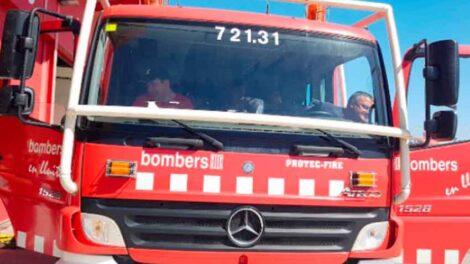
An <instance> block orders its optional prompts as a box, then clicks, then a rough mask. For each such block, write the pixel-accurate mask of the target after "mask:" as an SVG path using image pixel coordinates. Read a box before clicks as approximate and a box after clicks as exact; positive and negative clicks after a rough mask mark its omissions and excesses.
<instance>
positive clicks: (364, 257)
mask: <svg viewBox="0 0 470 264" xmlns="http://www.w3.org/2000/svg"><path fill="white" fill-rule="evenodd" d="M15 2H18V1H15ZM52 2H54V3H50V1H46V2H44V1H38V2H37V3H36V2H35V1H33V0H30V1H29V3H27V2H26V1H25V2H24V3H23V2H21V3H13V1H11V2H8V3H6V4H3V3H2V4H1V5H0V7H1V8H2V9H0V11H1V12H0V18H2V19H5V23H4V24H3V32H4V33H3V37H2V46H1V52H0V76H1V77H2V79H3V83H2V88H1V89H0V113H1V115H0V124H1V127H2V128H4V132H3V137H2V138H1V139H0V196H1V198H2V200H3V202H4V205H5V208H6V210H7V212H8V214H9V217H10V219H11V222H12V224H13V227H14V229H15V238H16V244H17V245H18V246H19V247H22V248H26V249H29V250H34V251H37V252H40V253H44V254H47V255H53V256H57V257H59V258H60V260H59V263H134V262H137V263H187V262H189V261H191V262H194V263H221V262H223V261H227V262H233V263H358V262H359V263H377V261H379V260H380V261H382V262H380V263H431V261H432V262H433V263H444V262H445V263H448V264H450V263H459V262H460V261H462V260H463V259H464V256H465V253H466V250H467V248H466V247H465V243H466V240H465V238H464V237H463V236H461V235H462V234H463V232H462V230H465V228H464V225H465V224H466V221H467V220H466V218H465V214H464V213H462V214H455V212H454V211H453V210H451V208H450V205H452V206H457V204H461V205H462V206H465V199H464V198H465V197H462V198H461V199H459V198H454V199H446V200H444V199H442V200H441V199H440V198H442V197H439V196H442V193H443V192H442V190H440V189H439V188H440V187H442V186H444V185H446V184H449V182H448V181H447V180H446V179H440V180H441V181H442V182H439V180H437V181H436V183H434V179H433V180H432V182H433V185H434V184H435V186H436V190H434V189H432V190H430V186H429V185H430V184H428V182H422V181H423V180H424V178H425V177H424V176H418V175H417V177H416V178H417V180H416V181H413V183H414V185H413V189H411V186H410V167H411V169H412V171H413V172H415V171H416V172H417V173H418V172H423V173H424V172H426V174H423V175H427V176H429V172H433V171H452V172H455V171H459V170H460V169H461V167H459V164H458V163H456V162H455V161H454V159H451V158H449V157H448V156H449V155H451V154H450V153H449V152H444V151H442V152H439V153H437V152H434V151H433V150H428V149H427V148H424V149H423V148H422V147H423V146H426V145H428V144H429V142H430V141H431V139H433V140H452V139H453V138H454V136H455V129H456V118H457V117H456V114H455V111H454V109H453V108H452V106H454V105H455V104H456V103H457V98H458V84H459V83H458V72H459V46H458V45H457V43H455V42H454V41H440V42H435V43H430V44H428V43H427V42H426V41H423V42H420V43H419V44H417V45H416V46H415V47H414V48H413V49H411V50H410V51H409V52H408V54H407V55H406V56H405V59H406V60H405V63H404V64H403V66H402V65H401V58H400V53H399V50H400V49H399V45H398V38H397V32H396V28H395V21H394V17H393V12H392V9H391V7H390V6H389V5H385V4H378V3H368V2H362V1H361V2H359V1H357V2H356V1H349V0H317V1H311V2H309V1H307V2H306V1H298V3H299V4H302V5H306V9H307V16H306V18H305V19H298V18H290V17H282V16H276V15H272V14H254V13H246V12H234V11H227V10H210V9H196V8H186V7H181V6H167V5H164V4H163V3H158V2H157V3H150V2H148V3H145V4H144V3H142V1H137V0H136V1H132V0H129V1H110V2H109V1H107V0H102V1H100V2H99V3H97V2H96V0H89V1H87V2H86V5H85V6H75V7H74V6H68V4H78V5H80V3H76V2H74V1H66V0H64V1H58V2H55V1H52ZM144 2H146V1H144ZM294 2H295V1H294ZM13 5H19V6H13ZM28 5H29V6H28ZM12 8H15V9H16V8H22V9H26V10H29V11H18V10H11V11H10V12H6V11H7V10H9V9H12ZM327 8H344V9H350V10H362V11H368V12H370V13H372V14H371V15H370V16H367V17H365V18H364V19H362V20H360V21H358V22H357V23H355V24H353V25H338V24H333V23H328V22H325V21H323V20H324V19H323V16H324V14H325V10H326V9H327ZM79 10H83V18H82V19H81V21H78V20H77V19H76V18H74V17H78V13H79ZM73 11H76V13H75V14H73ZM380 20H384V21H385V22H386V23H385V25H386V30H387V32H388V36H389V46H390V48H391V50H390V53H391V55H392V62H391V64H392V66H393V69H394V71H393V75H394V76H393V77H394V78H393V79H394V81H395V87H394V90H395V94H396V96H395V104H394V107H392V104H391V103H390V102H391V96H390V89H389V87H388V82H387V76H386V74H385V68H384V61H383V58H382V54H381V51H380V48H379V44H378V43H377V41H376V40H375V38H374V37H373V36H372V34H371V33H370V32H368V31H367V30H366V29H364V28H366V27H367V26H369V25H370V24H372V23H375V22H377V21H380ZM76 40H78V41H76ZM460 51H461V54H469V53H470V52H468V48H466V47H461V48H460ZM419 57H422V58H425V61H426V63H425V67H424V76H425V79H426V85H425V86H426V87H425V88H426V113H427V115H426V118H425V120H424V124H425V127H426V139H425V140H422V141H421V140H415V141H418V142H417V143H413V144H414V147H416V148H417V150H416V154H414V155H415V157H416V158H417V163H416V164H418V165H413V164H415V163H413V162H411V163H410V158H409V155H410V151H409V145H408V141H409V139H410V135H409V132H408V125H407V110H406V109H407V108H406V100H405V95H406V89H405V78H404V71H405V73H406V74H405V77H406V78H408V73H409V72H408V70H409V69H411V63H412V61H413V60H414V59H415V58H419ZM74 58H75V59H74ZM72 63H73V66H72ZM431 106H440V107H443V108H446V109H445V110H443V109H439V110H440V111H437V112H435V113H434V115H433V116H432V117H431V110H435V108H431ZM441 147H443V148H446V147H445V146H440V147H439V148H441ZM429 151H432V152H431V153H433V154H432V155H430V154H429V153H428V152H429ZM445 153H448V154H445ZM416 166H417V167H423V168H426V169H422V170H414V167H416ZM460 166H464V165H460ZM413 176H414V175H413ZM421 178H423V179H421ZM418 179H419V180H418ZM437 186H439V188H437ZM450 187H452V186H450ZM455 188H457V187H455ZM459 188H461V187H459ZM411 190H413V191H412V192H411V196H410V191H411ZM452 190H453V191H454V192H455V193H456V192H458V191H459V190H460V189H459V190H456V189H452ZM434 191H435V193H434ZM444 193H445V192H444ZM409 196H410V199H408V197H409ZM456 197H457V196H456ZM407 199H408V200H407ZM450 201H452V203H451V204H448V202H450ZM455 211H457V210H455ZM453 216H459V218H450V217H453ZM443 219H444V220H443ZM444 228H445V230H444ZM441 229H442V230H441ZM431 230H433V231H434V232H435V235H436V236H434V235H432V236H430V235H428V234H427V233H426V232H430V231H431ZM450 234H452V235H450ZM449 235H450V236H449ZM459 235H460V236H459ZM434 237H437V238H449V239H450V238H452V239H454V240H455V241H452V242H451V241H449V242H447V241H442V242H441V241H439V240H438V239H434ZM457 238H458V239H457Z"/></svg>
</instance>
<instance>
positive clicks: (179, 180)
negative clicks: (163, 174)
mask: <svg viewBox="0 0 470 264" xmlns="http://www.w3.org/2000/svg"><path fill="white" fill-rule="evenodd" d="M170 191H172V192H186V191H188V175H187V174H171V175H170Z"/></svg>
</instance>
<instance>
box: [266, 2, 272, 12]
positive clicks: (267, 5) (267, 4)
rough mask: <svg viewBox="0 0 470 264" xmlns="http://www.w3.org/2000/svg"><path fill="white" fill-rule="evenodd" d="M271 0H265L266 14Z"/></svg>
mask: <svg viewBox="0 0 470 264" xmlns="http://www.w3.org/2000/svg"><path fill="white" fill-rule="evenodd" d="M270 3H271V1H270V0H266V14H269V5H270Z"/></svg>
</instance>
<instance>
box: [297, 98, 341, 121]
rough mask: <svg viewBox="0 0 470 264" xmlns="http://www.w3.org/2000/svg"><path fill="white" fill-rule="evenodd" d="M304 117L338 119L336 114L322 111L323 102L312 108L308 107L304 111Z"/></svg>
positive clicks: (313, 105) (314, 104) (315, 104)
mask: <svg viewBox="0 0 470 264" xmlns="http://www.w3.org/2000/svg"><path fill="white" fill-rule="evenodd" d="M304 115H305V116H310V117H316V116H318V117H336V118H337V117H338V116H337V115H336V114H334V113H331V112H328V111H325V110H324V109H322V104H321V102H317V103H315V102H314V103H313V104H312V105H311V106H308V107H306V108H305V110H304Z"/></svg>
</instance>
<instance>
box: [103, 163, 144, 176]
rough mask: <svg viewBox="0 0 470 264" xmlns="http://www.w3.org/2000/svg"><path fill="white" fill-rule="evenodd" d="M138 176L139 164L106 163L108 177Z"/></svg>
mask: <svg viewBox="0 0 470 264" xmlns="http://www.w3.org/2000/svg"><path fill="white" fill-rule="evenodd" d="M136 174H137V162H135V161H122V160H107V161H106V176H113V177H135V176H136Z"/></svg>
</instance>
